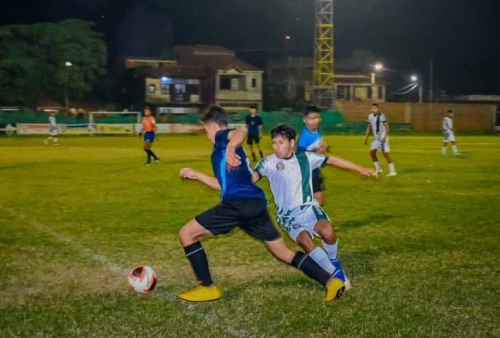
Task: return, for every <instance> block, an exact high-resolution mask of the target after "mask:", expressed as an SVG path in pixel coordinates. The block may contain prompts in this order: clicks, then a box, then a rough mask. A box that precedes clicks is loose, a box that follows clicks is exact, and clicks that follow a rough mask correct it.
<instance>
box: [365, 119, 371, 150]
mask: <svg viewBox="0 0 500 338" xmlns="http://www.w3.org/2000/svg"><path fill="white" fill-rule="evenodd" d="M371 129H372V126H371V124H369V123H368V124H367V125H366V132H365V146H366V145H367V144H368V137H370V131H371Z"/></svg>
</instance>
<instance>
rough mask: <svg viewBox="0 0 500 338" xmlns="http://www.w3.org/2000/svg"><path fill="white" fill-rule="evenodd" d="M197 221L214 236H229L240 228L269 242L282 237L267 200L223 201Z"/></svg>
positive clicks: (199, 216)
mask: <svg viewBox="0 0 500 338" xmlns="http://www.w3.org/2000/svg"><path fill="white" fill-rule="evenodd" d="M195 219H196V221H197V222H198V223H200V224H201V226H203V227H204V228H205V229H207V230H208V231H210V232H211V233H212V234H214V235H221V234H227V233H228V232H230V231H231V230H233V229H234V228H236V227H240V228H241V229H243V231H245V232H246V233H248V234H249V235H251V236H253V237H255V238H258V239H260V240H263V241H267V242H270V241H274V240H276V239H278V238H280V237H281V235H280V234H279V233H278V230H276V228H275V227H274V225H273V222H272V221H271V218H270V217H269V213H268V212H267V201H266V200H261V199H256V198H241V199H234V200H226V201H222V202H221V203H220V204H219V205H217V206H215V207H213V208H212V209H208V210H207V211H205V212H203V213H201V214H199V215H198V216H196V217H195Z"/></svg>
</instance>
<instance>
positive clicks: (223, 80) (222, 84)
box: [219, 76, 231, 90]
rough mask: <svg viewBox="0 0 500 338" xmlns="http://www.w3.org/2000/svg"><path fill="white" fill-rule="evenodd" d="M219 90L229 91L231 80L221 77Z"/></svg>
mask: <svg viewBox="0 0 500 338" xmlns="http://www.w3.org/2000/svg"><path fill="white" fill-rule="evenodd" d="M219 89H221V90H230V89H231V78H230V77H227V76H221V77H220V85H219Z"/></svg>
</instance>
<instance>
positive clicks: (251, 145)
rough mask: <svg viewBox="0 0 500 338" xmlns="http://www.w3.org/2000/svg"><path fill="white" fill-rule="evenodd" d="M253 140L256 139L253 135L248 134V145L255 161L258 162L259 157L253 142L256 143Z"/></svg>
mask: <svg viewBox="0 0 500 338" xmlns="http://www.w3.org/2000/svg"><path fill="white" fill-rule="evenodd" d="M253 141H254V140H253V136H251V135H248V136H247V145H248V147H249V148H250V152H251V153H252V159H253V161H254V162H257V157H256V156H255V152H254V150H253V143H254V142H253Z"/></svg>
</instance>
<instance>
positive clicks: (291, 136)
mask: <svg viewBox="0 0 500 338" xmlns="http://www.w3.org/2000/svg"><path fill="white" fill-rule="evenodd" d="M276 136H282V137H284V138H286V139H287V140H288V141H291V140H295V137H297V133H296V132H295V130H293V128H292V127H289V126H287V125H286V124H279V125H277V126H276V127H274V128H273V129H272V130H271V138H273V139H274V138H275V137H276Z"/></svg>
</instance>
